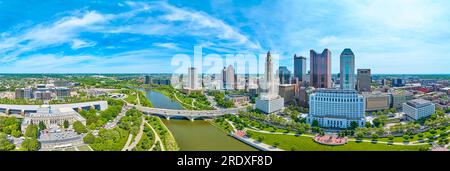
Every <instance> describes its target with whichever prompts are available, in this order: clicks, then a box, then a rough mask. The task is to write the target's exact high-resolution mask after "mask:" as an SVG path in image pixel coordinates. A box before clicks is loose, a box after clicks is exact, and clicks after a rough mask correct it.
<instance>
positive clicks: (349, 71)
mask: <svg viewBox="0 0 450 171" xmlns="http://www.w3.org/2000/svg"><path fill="white" fill-rule="evenodd" d="M340 61H341V72H340V73H341V74H340V85H341V89H345V90H354V89H355V54H353V52H352V50H351V49H349V48H346V49H344V51H342V53H341V59H340Z"/></svg>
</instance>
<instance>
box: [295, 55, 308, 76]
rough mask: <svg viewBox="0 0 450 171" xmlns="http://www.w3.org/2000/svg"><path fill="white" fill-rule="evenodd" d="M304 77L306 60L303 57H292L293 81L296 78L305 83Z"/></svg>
mask: <svg viewBox="0 0 450 171" xmlns="http://www.w3.org/2000/svg"><path fill="white" fill-rule="evenodd" d="M305 76H306V58H305V57H303V56H297V54H295V55H294V79H295V78H297V79H298V81H300V82H305V81H306V80H305Z"/></svg>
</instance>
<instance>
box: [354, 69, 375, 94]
mask: <svg viewBox="0 0 450 171" xmlns="http://www.w3.org/2000/svg"><path fill="white" fill-rule="evenodd" d="M357 77H358V81H357V89H358V91H359V92H370V90H371V89H370V83H372V75H371V73H370V69H358V75H357Z"/></svg>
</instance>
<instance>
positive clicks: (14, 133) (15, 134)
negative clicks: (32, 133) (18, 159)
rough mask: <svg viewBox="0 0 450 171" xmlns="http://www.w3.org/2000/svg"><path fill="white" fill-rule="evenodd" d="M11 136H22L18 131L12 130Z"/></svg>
mask: <svg viewBox="0 0 450 171" xmlns="http://www.w3.org/2000/svg"><path fill="white" fill-rule="evenodd" d="M11 135H12V136H13V137H16V138H19V137H20V136H21V135H22V132H20V131H19V130H12V131H11Z"/></svg>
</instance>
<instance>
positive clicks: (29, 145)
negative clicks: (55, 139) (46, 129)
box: [21, 138, 41, 151]
mask: <svg viewBox="0 0 450 171" xmlns="http://www.w3.org/2000/svg"><path fill="white" fill-rule="evenodd" d="M40 146H41V145H40V143H39V141H38V140H37V139H36V138H27V139H25V140H24V141H23V142H22V145H21V147H22V149H23V150H25V151H37V150H39V148H41V147H40Z"/></svg>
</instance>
